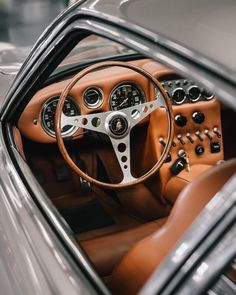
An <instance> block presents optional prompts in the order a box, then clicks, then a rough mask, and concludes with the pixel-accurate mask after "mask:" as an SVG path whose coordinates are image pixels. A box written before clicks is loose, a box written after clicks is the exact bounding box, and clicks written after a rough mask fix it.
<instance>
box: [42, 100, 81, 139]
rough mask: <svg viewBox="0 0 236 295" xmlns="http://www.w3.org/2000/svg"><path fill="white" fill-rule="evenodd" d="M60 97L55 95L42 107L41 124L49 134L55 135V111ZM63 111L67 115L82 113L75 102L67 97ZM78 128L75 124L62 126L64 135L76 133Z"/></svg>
mask: <svg viewBox="0 0 236 295" xmlns="http://www.w3.org/2000/svg"><path fill="white" fill-rule="evenodd" d="M58 100H59V97H53V98H52V99H50V100H49V101H47V102H46V103H45V104H44V105H43V108H42V112H41V124H42V126H43V128H44V130H45V131H46V132H47V133H48V134H49V135H53V136H55V126H54V125H55V113H56V107H57V103H58ZM63 113H64V114H65V115H67V116H70V117H72V116H76V115H79V114H80V109H79V107H78V106H77V105H76V104H75V102H74V101H73V100H72V99H71V98H68V99H66V101H65V103H64V106H63ZM77 129H78V128H77V127H74V126H69V125H68V126H64V127H63V128H62V135H63V136H66V135H71V134H72V133H74V132H75V131H76V130H77Z"/></svg>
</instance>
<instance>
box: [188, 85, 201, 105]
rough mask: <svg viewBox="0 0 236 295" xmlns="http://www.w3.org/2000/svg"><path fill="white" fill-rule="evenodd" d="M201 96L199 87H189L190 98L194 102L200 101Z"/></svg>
mask: <svg viewBox="0 0 236 295" xmlns="http://www.w3.org/2000/svg"><path fill="white" fill-rule="evenodd" d="M200 96H201V91H200V89H199V87H198V86H196V85H194V86H191V87H189V89H188V97H189V99H190V100H191V101H192V102H196V101H198V100H199V98H200Z"/></svg>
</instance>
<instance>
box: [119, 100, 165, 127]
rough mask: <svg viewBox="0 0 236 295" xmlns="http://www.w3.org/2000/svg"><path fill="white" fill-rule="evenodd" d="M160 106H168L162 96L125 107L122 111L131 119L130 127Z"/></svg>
mask: <svg viewBox="0 0 236 295" xmlns="http://www.w3.org/2000/svg"><path fill="white" fill-rule="evenodd" d="M159 107H166V104H165V102H164V100H163V98H162V97H161V96H160V97H158V98H157V99H155V100H152V101H148V102H145V103H142V104H139V105H136V106H132V107H129V108H126V109H123V110H122V112H123V113H125V114H126V115H127V116H128V118H129V119H130V127H131V128H133V127H134V126H135V125H137V124H138V123H139V122H140V121H142V120H143V119H144V118H146V117H147V116H148V115H150V114H151V113H152V112H153V111H155V110H156V109H157V108H159Z"/></svg>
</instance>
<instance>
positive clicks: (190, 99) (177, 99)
mask: <svg viewBox="0 0 236 295" xmlns="http://www.w3.org/2000/svg"><path fill="white" fill-rule="evenodd" d="M161 84H162V86H163V87H164V89H165V90H166V92H167V93H168V95H169V97H170V98H171V101H172V103H173V104H174V105H181V104H184V103H195V102H198V101H208V100H211V99H213V98H214V95H213V94H212V93H211V92H209V91H207V90H206V89H203V88H201V87H199V86H198V85H196V83H194V82H193V81H190V80H187V79H172V80H164V81H162V82H161Z"/></svg>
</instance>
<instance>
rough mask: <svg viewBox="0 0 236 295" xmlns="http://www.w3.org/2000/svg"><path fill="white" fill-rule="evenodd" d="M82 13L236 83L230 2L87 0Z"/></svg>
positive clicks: (234, 13) (235, 27)
mask: <svg viewBox="0 0 236 295" xmlns="http://www.w3.org/2000/svg"><path fill="white" fill-rule="evenodd" d="M82 9H84V10H87V11H90V12H93V13H95V14H99V16H100V17H101V16H103V17H107V18H109V19H110V20H111V21H115V22H117V23H118V22H119V24H121V23H122V22H123V23H124V24H129V26H130V25H131V26H132V30H134V29H135V30H136V31H137V32H138V31H139V32H141V33H142V34H143V35H145V34H146V35H147V34H149V37H150V36H151V35H152V36H151V37H152V38H155V39H156V41H158V42H161V43H162V44H164V45H165V46H168V47H169V48H172V49H174V50H175V51H178V52H179V53H181V54H182V55H186V56H188V57H191V58H192V59H195V60H196V61H198V62H202V63H205V62H207V63H209V64H210V67H211V68H212V67H213V68H215V69H216V71H220V70H221V71H225V72H227V73H228V75H229V74H230V75H229V76H230V77H231V81H233V82H236V58H235V52H236V51H235V50H236V1H234V0H224V1H222V0H197V1H196V0H89V1H86V2H85V4H84V7H83V8H82ZM219 68H220V69H219Z"/></svg>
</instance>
